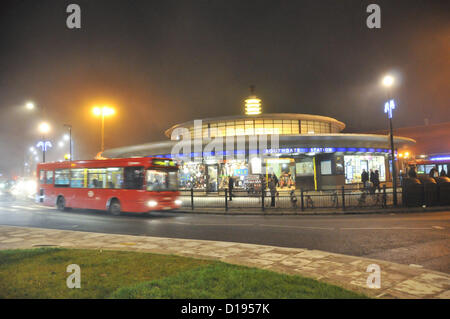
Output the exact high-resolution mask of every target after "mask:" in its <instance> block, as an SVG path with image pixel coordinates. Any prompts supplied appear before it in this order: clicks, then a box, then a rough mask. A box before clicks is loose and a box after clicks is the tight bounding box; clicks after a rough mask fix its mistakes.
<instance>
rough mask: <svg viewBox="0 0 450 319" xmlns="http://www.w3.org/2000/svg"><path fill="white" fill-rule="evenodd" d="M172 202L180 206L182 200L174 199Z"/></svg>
mask: <svg viewBox="0 0 450 319" xmlns="http://www.w3.org/2000/svg"><path fill="white" fill-rule="evenodd" d="M174 203H175V205H178V206H181V204H182V201H181V199H176V200H175V202H174Z"/></svg>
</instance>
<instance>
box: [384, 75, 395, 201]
mask: <svg viewBox="0 0 450 319" xmlns="http://www.w3.org/2000/svg"><path fill="white" fill-rule="evenodd" d="M394 82H395V80H394V77H392V76H391V75H386V76H385V77H384V78H383V80H382V84H383V86H384V87H386V88H387V92H388V101H387V102H386V103H385V104H384V113H387V115H388V118H389V135H390V143H391V163H392V198H393V203H394V206H397V167H396V163H395V149H394V132H393V129H392V110H394V109H395V101H394V100H393V99H391V94H390V88H391V87H392V85H394Z"/></svg>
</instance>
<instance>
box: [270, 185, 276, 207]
mask: <svg viewBox="0 0 450 319" xmlns="http://www.w3.org/2000/svg"><path fill="white" fill-rule="evenodd" d="M269 190H270V197H271V202H270V207H275V195H276V194H277V186H276V184H275V181H274V180H273V178H270V179H269Z"/></svg>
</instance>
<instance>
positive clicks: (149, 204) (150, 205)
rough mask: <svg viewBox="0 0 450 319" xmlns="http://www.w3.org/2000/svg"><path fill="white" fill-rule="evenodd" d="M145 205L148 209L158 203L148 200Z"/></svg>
mask: <svg viewBox="0 0 450 319" xmlns="http://www.w3.org/2000/svg"><path fill="white" fill-rule="evenodd" d="M147 205H148V206H149V207H155V206H156V205H158V202H157V201H155V200H149V201H148V202H147Z"/></svg>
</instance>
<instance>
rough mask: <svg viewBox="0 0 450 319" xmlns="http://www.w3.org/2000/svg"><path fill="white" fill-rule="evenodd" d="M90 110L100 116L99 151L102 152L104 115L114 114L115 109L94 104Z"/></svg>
mask: <svg viewBox="0 0 450 319" xmlns="http://www.w3.org/2000/svg"><path fill="white" fill-rule="evenodd" d="M92 112H93V113H94V115H95V116H101V120H102V144H101V152H102V153H103V151H104V150H105V116H110V115H114V113H115V110H114V109H113V108H111V107H108V106H103V107H98V106H96V107H94V108H93V109H92Z"/></svg>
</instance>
